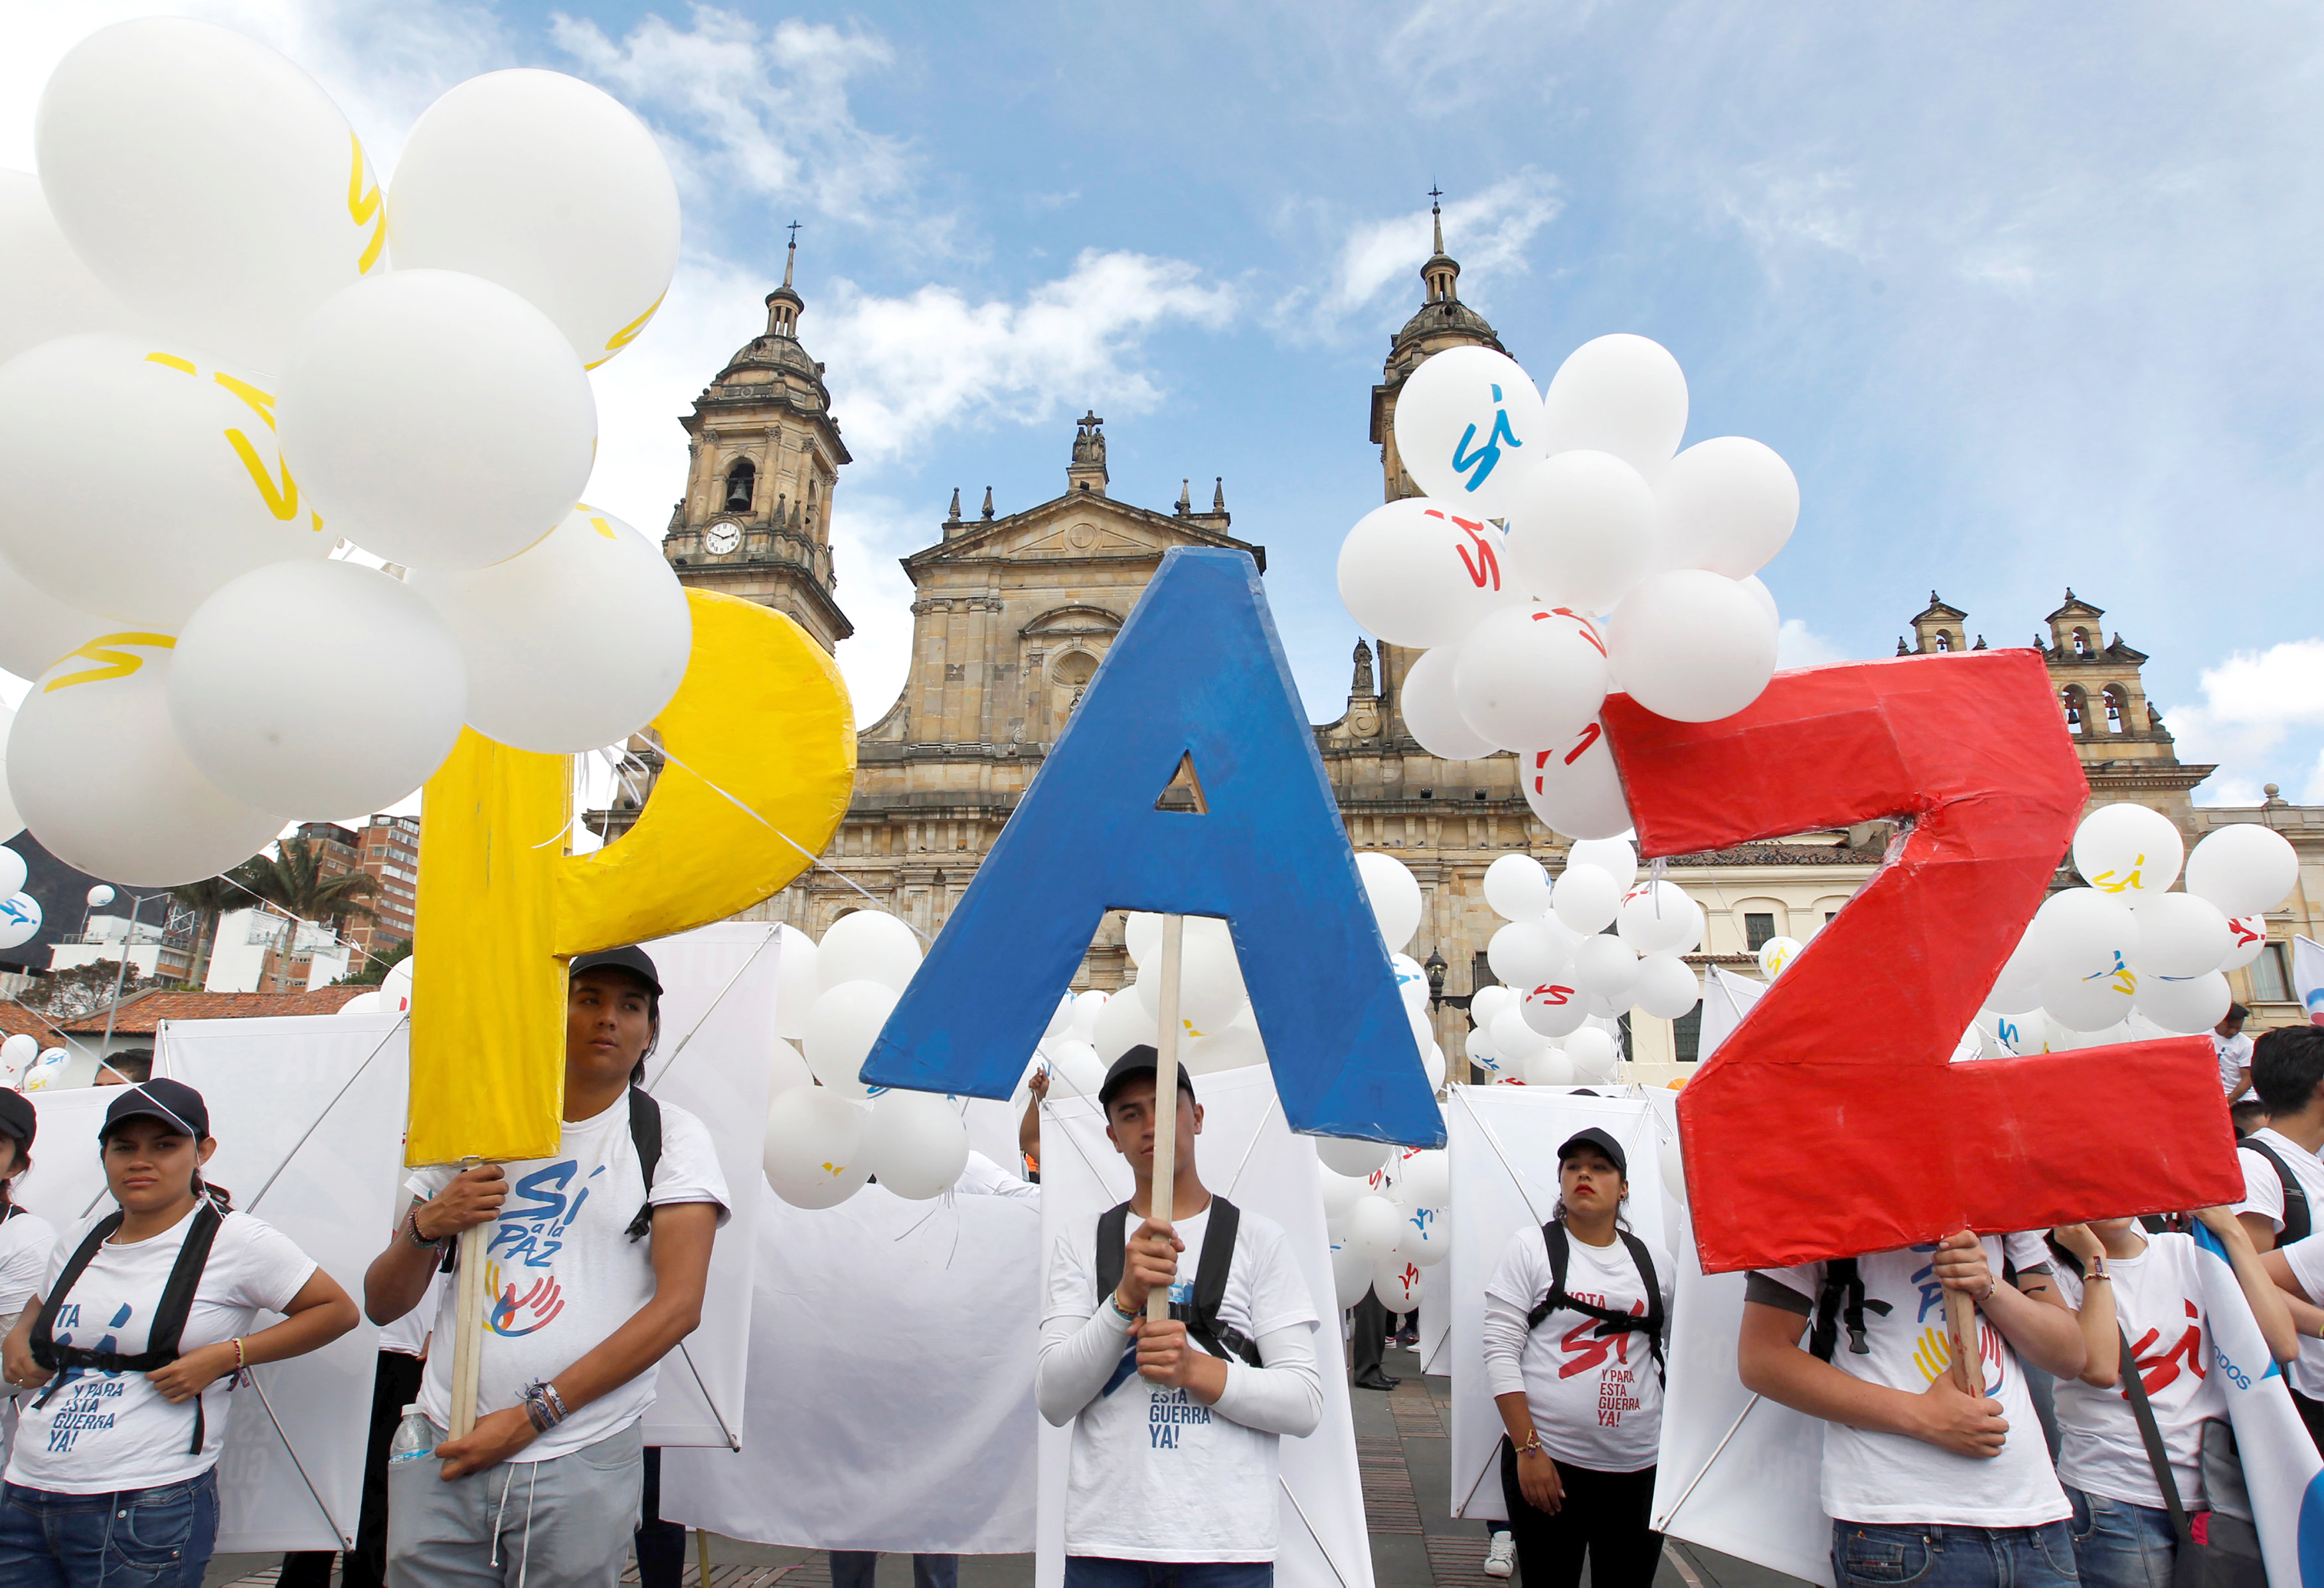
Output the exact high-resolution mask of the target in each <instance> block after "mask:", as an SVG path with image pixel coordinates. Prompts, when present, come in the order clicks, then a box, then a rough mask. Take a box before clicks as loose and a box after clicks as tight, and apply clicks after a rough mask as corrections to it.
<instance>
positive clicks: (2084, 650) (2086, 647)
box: [2073, 629, 2090, 656]
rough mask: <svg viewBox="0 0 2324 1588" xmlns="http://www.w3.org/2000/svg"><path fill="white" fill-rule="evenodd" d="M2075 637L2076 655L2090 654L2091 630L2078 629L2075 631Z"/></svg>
mask: <svg viewBox="0 0 2324 1588" xmlns="http://www.w3.org/2000/svg"><path fill="white" fill-rule="evenodd" d="M2073 639H2074V654H2075V655H2076V656H2088V655H2089V653H2090V632H2089V630H2088V629H2076V630H2075V631H2074V635H2073Z"/></svg>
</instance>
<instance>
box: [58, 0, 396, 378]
mask: <svg viewBox="0 0 2324 1588" xmlns="http://www.w3.org/2000/svg"><path fill="white" fill-rule="evenodd" d="M33 146H34V150H35V153H36V156H37V161H38V165H39V170H40V173H41V186H42V190H43V191H44V192H45V193H46V194H47V196H48V201H49V208H51V211H52V212H53V213H54V214H55V216H56V219H57V224H58V226H60V228H61V229H62V230H63V232H64V235H66V236H67V237H68V238H69V239H70V240H71V242H72V245H73V249H74V252H75V253H77V254H79V256H80V258H81V259H82V261H83V262H84V263H87V264H88V267H89V270H90V271H91V272H92V273H94V274H95V275H96V276H97V279H98V280H99V281H101V282H104V283H105V284H106V286H107V287H108V288H110V289H111V290H112V291H114V292H115V294H116V295H117V296H118V297H119V298H120V299H121V300H123V301H124V303H125V304H127V305H128V306H129V307H130V308H131V309H133V310H134V311H135V313H136V315H137V317H138V319H139V322H140V323H141V324H143V325H146V326H149V327H151V328H153V329H156V330H159V331H161V332H164V333H166V334H169V335H171V336H175V337H183V338H184V339H186V340H187V341H189V342H191V343H193V344H195V345H196V346H201V347H206V348H208V349H210V350H211V352H212V353H214V354H215V355H217V357H220V358H224V359H227V360H231V361H233V362H234V363H235V364H237V365H241V366H243V367H244V368H254V369H259V370H264V371H267V372H269V373H280V372H281V369H282V367H283V365H284V364H285V363H286V362H287V361H288V357H289V354H290V350H291V343H292V342H293V340H294V339H295V338H296V337H297V335H298V332H299V328H300V325H301V324H302V323H303V322H304V321H305V320H306V319H307V317H308V316H309V315H310V314H312V313H313V312H314V311H315V309H317V308H318V307H319V306H320V305H321V304H322V302H323V300H325V299H327V298H328V297H330V295H331V294H332V293H334V292H336V291H338V290H339V289H340V288H342V287H344V286H346V284H347V283H348V282H353V281H355V280H357V279H359V278H360V277H362V276H363V275H364V273H365V272H374V271H378V270H381V269H383V267H384V266H385V264H386V263H387V261H386V251H385V250H386V240H387V232H386V220H387V217H386V216H385V214H384V213H383V210H382V208H381V203H380V191H379V184H378V181H377V180H376V179H375V178H374V175H373V173H372V170H371V165H370V162H368V161H367V160H366V159H365V158H364V152H363V146H362V144H361V143H360V142H358V140H357V139H356V137H355V132H354V130H353V129H352V128H351V127H349V126H348V125H347V121H346V116H344V115H341V114H340V112H339V108H338V106H336V105H334V104H333V103H332V102H331V97H330V96H329V95H327V94H326V93H325V92H324V91H323V89H322V87H321V85H319V84H318V83H317V82H316V81H315V80H314V78H310V77H309V76H308V75H307V74H306V73H305V72H304V71H301V70H300V69H299V68H298V67H297V66H295V65H293V64H292V63H291V61H290V60H288V59H286V58H285V57H283V56H282V55H281V54H279V53H277V52H276V51H273V50H271V49H269V48H268V47H267V46H265V45H264V44H262V43H260V42H258V41H257V40H255V39H253V38H251V37H249V36H248V35H246V34H244V33H240V32H235V30H233V29H231V28H225V27H219V26H217V25H216V24H214V23H205V22H195V21H191V20H189V19H188V18H184V17H169V16H149V17H143V18H140V19H138V20H136V21H134V22H124V23H115V24H114V25H112V26H111V27H106V28H101V29H99V30H98V31H97V32H94V33H92V34H90V35H89V36H88V38H86V39H84V40H82V41H81V42H79V43H78V44H76V45H75V46H73V48H72V49H71V50H70V51H67V52H66V54H65V56H64V59H63V60H60V61H59V62H58V63H57V67H56V69H55V71H54V72H52V73H51V75H50V77H49V80H48V85H47V87H46V88H43V89H42V93H41V101H40V109H39V113H38V115H37V117H36V120H35V122H34V126H33Z"/></svg>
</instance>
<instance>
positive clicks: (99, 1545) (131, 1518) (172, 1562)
mask: <svg viewBox="0 0 2324 1588" xmlns="http://www.w3.org/2000/svg"><path fill="white" fill-rule="evenodd" d="M217 1528H218V1498H217V1468H216V1467H212V1468H211V1469H210V1470H209V1471H208V1472H206V1473H203V1474H202V1475H201V1476H200V1477H198V1478H189V1479H187V1480H186V1481H185V1482H182V1483H171V1484H167V1485H165V1486H163V1487H161V1488H159V1489H124V1490H122V1491H119V1492H117V1493H113V1494H58V1493H53V1492H51V1491H49V1490H46V1489H26V1488H23V1487H21V1486H19V1485H17V1484H14V1483H8V1484H5V1485H0V1588H201V1583H202V1572H203V1570H204V1568H206V1567H207V1566H208V1565H209V1564H210V1551H211V1550H213V1549H215V1548H217Z"/></svg>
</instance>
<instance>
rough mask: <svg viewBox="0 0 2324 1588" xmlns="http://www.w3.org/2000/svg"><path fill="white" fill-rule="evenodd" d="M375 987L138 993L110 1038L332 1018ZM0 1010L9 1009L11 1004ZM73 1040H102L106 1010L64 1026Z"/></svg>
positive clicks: (123, 1004)
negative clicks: (170, 1023) (187, 1027)
mask: <svg viewBox="0 0 2324 1588" xmlns="http://www.w3.org/2000/svg"><path fill="white" fill-rule="evenodd" d="M376 991H378V989H376V988H374V987H348V986H338V987H318V988H315V989H314V990H312V991H311V992H140V993H138V994H136V995H135V996H134V997H132V998H124V999H123V1000H122V1001H121V1012H120V1013H119V1015H118V1016H117V1017H115V1020H114V1022H113V1034H114V1036H115V1037H116V1038H119V1037H151V1036H152V1035H153V1033H154V1030H155V1029H156V1028H157V1027H158V1026H159V1024H160V1022H161V1021H162V1020H241V1019H244V1018H245V1017H248V1016H256V1015H280V1014H337V1013H338V1012H339V1006H340V1005H342V1004H344V1003H346V1002H347V1001H348V1000H349V999H351V998H355V997H358V996H360V995H361V994H363V993H365V992H376ZM5 1007H8V1008H13V1007H14V1005H7V1006H5ZM27 1012H29V1011H27ZM63 1024H64V1029H66V1030H68V1031H69V1032H71V1033H72V1034H73V1035H74V1036H76V1037H102V1036H103V1035H104V1034H105V1011H104V1010H102V1009H99V1010H97V1011H96V1012H95V1013H93V1014H87V1015H83V1016H81V1017H80V1018H79V1019H78V1020H66V1021H64V1022H63Z"/></svg>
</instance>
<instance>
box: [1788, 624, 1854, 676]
mask: <svg viewBox="0 0 2324 1588" xmlns="http://www.w3.org/2000/svg"><path fill="white" fill-rule="evenodd" d="M1847 660H1850V658H1849V654H1848V652H1846V651H1842V650H1841V649H1840V647H1839V646H1837V645H1835V644H1833V643H1832V642H1831V641H1829V640H1827V639H1825V638H1824V637H1823V636H1822V635H1821V634H1819V633H1817V632H1815V631H1814V630H1812V629H1811V628H1809V627H1808V624H1807V620H1806V619H1805V618H1798V617H1787V618H1785V619H1784V622H1783V625H1782V626H1781V627H1780V628H1778V629H1777V630H1776V631H1775V665H1776V666H1777V667H1779V668H1791V667H1821V666H1823V665H1824V664H1825V663H1826V662H1831V661H1847Z"/></svg>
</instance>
